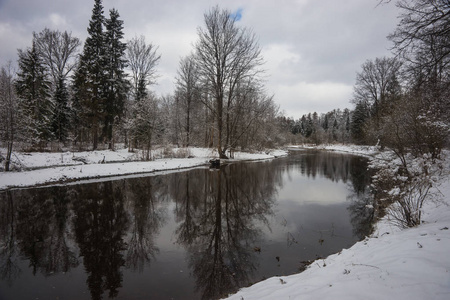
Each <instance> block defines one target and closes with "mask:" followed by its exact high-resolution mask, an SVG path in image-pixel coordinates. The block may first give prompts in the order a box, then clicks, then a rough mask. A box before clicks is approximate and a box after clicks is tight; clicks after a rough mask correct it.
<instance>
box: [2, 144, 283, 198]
mask: <svg viewBox="0 0 450 300" xmlns="http://www.w3.org/2000/svg"><path fill="white" fill-rule="evenodd" d="M164 152H167V150H165V149H159V150H155V151H153V153H152V155H153V156H154V158H155V159H154V160H152V161H142V160H141V159H140V157H141V156H142V154H141V153H139V152H128V150H127V149H118V150H116V151H111V150H103V151H86V152H59V153H54V152H30V153H28V152H26V153H25V152H15V153H14V154H13V156H12V165H13V169H15V171H12V172H0V190H2V189H8V188H18V187H29V186H39V185H49V184H58V183H67V182H73V181H79V180H90V179H98V178H109V177H114V176H126V175H137V174H147V173H155V172H165V171H170V170H180V169H186V168H194V167H199V166H205V165H209V160H211V159H213V158H217V154H216V152H217V151H215V150H213V149H207V148H187V149H186V148H180V149H170V153H164ZM0 153H1V154H5V153H6V149H0ZM285 155H287V152H286V151H283V150H272V151H270V152H268V153H247V152H235V153H234V158H233V159H230V160H229V161H231V162H232V161H242V160H261V159H271V158H275V157H279V156H285ZM168 156H170V158H167V157H168ZM164 157H165V158H164ZM177 157H178V158H177ZM180 157H181V158H180Z"/></svg>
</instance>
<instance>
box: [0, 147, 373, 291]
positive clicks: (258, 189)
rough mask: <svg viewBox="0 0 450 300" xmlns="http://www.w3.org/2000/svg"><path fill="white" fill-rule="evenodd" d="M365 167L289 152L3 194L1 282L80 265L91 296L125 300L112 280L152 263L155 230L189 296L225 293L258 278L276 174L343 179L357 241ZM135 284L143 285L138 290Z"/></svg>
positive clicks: (357, 161) (365, 196)
mask: <svg viewBox="0 0 450 300" xmlns="http://www.w3.org/2000/svg"><path fill="white" fill-rule="evenodd" d="M365 168H366V161H365V160H364V159H361V158H358V157H354V156H348V155H347V156H346V155H339V154H333V153H311V152H299V153H297V154H295V155H292V156H291V157H289V158H285V159H277V160H273V161H270V162H262V163H236V164H229V165H225V166H222V167H221V168H220V169H219V170H216V171H210V170H208V169H194V170H190V171H186V172H178V173H173V174H168V175H164V176H150V177H138V178H128V179H121V180H115V181H104V182H97V183H89V184H80V185H68V186H54V187H48V188H34V189H21V190H10V191H3V192H0V276H1V281H3V282H5V283H7V284H8V286H11V285H12V284H13V283H14V282H15V281H24V280H26V279H24V278H26V276H24V274H25V273H27V274H28V273H31V274H32V275H33V277H39V276H43V277H44V278H49V279H51V278H52V277H53V276H57V274H64V273H71V272H72V271H73V270H74V269H77V270H80V269H81V268H82V267H83V269H84V274H83V273H82V272H83V271H82V272H72V274H75V273H78V274H80V273H81V274H83V275H82V276H85V278H83V281H84V280H86V286H87V288H88V289H89V291H90V298H91V299H102V298H103V297H110V298H114V297H118V296H119V294H121V293H123V294H122V297H127V298H128V295H130V292H131V291H132V290H133V287H132V286H133V285H129V286H124V287H122V285H124V282H126V281H124V278H123V277H124V276H125V275H124V274H129V273H130V272H128V271H127V272H124V271H125V270H129V271H133V272H136V273H142V275H141V276H149V274H150V272H149V270H150V269H152V262H153V263H157V262H155V260H156V259H157V258H158V254H159V252H160V249H159V247H161V245H158V243H157V242H156V241H158V240H159V239H158V238H159V237H160V235H161V234H160V231H161V229H162V228H163V227H164V230H165V231H164V232H173V234H174V238H175V241H176V244H177V246H178V247H180V248H181V249H184V251H185V252H180V253H181V255H184V254H186V255H187V263H188V265H189V268H190V271H191V274H192V275H193V278H194V280H195V285H196V289H197V293H198V294H199V295H201V297H202V298H204V299H214V298H219V297H222V296H226V295H227V294H228V293H231V292H234V291H236V290H237V289H239V288H240V287H242V286H245V285H248V284H250V283H252V282H254V281H256V280H259V279H261V277H262V274H261V273H258V272H260V269H261V266H260V265H259V264H260V263H262V261H261V258H262V256H263V255H264V251H265V250H266V249H263V251H262V252H261V253H259V252H256V251H255V250H258V249H259V246H260V245H261V243H264V239H265V238H266V233H267V232H271V230H272V228H270V227H271V226H280V225H279V224H278V223H272V222H273V221H274V219H276V218H275V217H274V206H275V203H277V197H278V191H279V190H281V189H283V185H285V184H287V182H286V176H287V177H289V176H291V175H292V178H298V173H301V174H302V175H303V176H306V177H308V178H315V177H316V176H320V177H325V178H328V179H330V180H331V181H332V182H340V181H342V182H344V183H347V186H348V189H349V190H350V193H349V194H348V195H349V196H348V199H350V200H351V201H349V205H348V210H349V211H350V217H351V220H350V221H351V222H352V225H353V229H352V230H353V233H354V234H355V235H357V236H358V237H360V238H363V237H364V236H365V235H367V233H368V230H370V225H367V224H370V223H368V222H367V220H370V219H371V218H372V217H373V214H371V212H370V210H367V207H368V204H370V203H371V201H372V200H371V195H370V194H369V190H368V188H367V187H368V184H369V179H370V178H369V177H370V176H369V174H367V173H366V172H365V171H364V170H365ZM294 175H295V176H294ZM294 184H295V183H294ZM294 190H295V189H294ZM295 193H298V194H295V195H293V197H294V198H298V197H300V196H301V194H302V191H297V190H295ZM169 207H170V208H172V207H173V208H174V210H173V211H169ZM299 207H303V206H299ZM296 213H298V212H292V214H296ZM172 215H173V217H174V219H172V218H171V217H172ZM168 226H169V227H168ZM170 226H172V227H170ZM175 227H176V228H175ZM168 228H169V229H168ZM283 228H284V227H283ZM167 230H172V231H167ZM277 230H278V231H280V228H279V227H277ZM283 233H285V232H283ZM169 234H170V233H169ZM169 238H170V237H169ZM167 239H168V238H165V239H164V240H165V241H167ZM170 242H171V243H173V241H170ZM266 245H267V243H266ZM163 247H164V246H163ZM302 249H303V248H302ZM298 251H300V252H301V249H300V248H299V250H298ZM277 255H278V254H277ZM170 257H172V256H170ZM283 258H284V257H283ZM271 259H272V258H271ZM285 261H286V260H285ZM24 262H25V264H27V265H28V266H29V270H25V269H26V267H25V264H24ZM273 262H275V256H274V257H273ZM160 265H161V263H160ZM266 270H267V268H266ZM273 275H276V274H273ZM71 276H75V275H71ZM77 276H80V275H77ZM27 278H28V280H29V278H30V277H27ZM81 278H82V277H81ZM151 279H152V280H153V281H155V279H156V280H158V278H153V277H152V278H151ZM59 280H61V279H59ZM64 280H67V279H64ZM146 280H150V276H149V277H147V279H146ZM0 284H1V282H0ZM20 284H27V283H26V282H21V283H20ZM20 284H19V285H20ZM64 284H67V285H71V282H68V281H67V282H65V283H64ZM128 284H130V283H128ZM189 284H194V283H193V282H192V283H189ZM3 286H4V285H2V287H3ZM5 288H6V287H5ZM40 288H42V289H44V288H45V287H44V286H43V285H41V286H40ZM77 289H78V290H82V289H83V287H77ZM142 289H144V290H146V291H147V287H142ZM187 289H192V286H189V287H187ZM120 290H123V292H121V291H120ZM47 293H48V294H47V295H50V294H49V292H47ZM149 293H150V295H151V292H149ZM0 296H1V295H0ZM49 297H50V296H48V297H47V298H49ZM186 297H188V298H189V297H190V296H189V295H187V296H186ZM16 298H18V297H16Z"/></svg>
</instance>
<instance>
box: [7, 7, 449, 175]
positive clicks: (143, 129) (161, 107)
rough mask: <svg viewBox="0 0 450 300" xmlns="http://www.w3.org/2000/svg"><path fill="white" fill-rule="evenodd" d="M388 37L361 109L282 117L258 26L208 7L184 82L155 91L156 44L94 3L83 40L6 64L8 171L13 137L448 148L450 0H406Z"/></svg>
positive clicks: (39, 145)
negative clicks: (130, 32)
mask: <svg viewBox="0 0 450 300" xmlns="http://www.w3.org/2000/svg"><path fill="white" fill-rule="evenodd" d="M397 5H398V6H399V8H400V9H401V15H400V22H399V24H398V26H397V28H396V29H395V30H394V31H393V33H392V34H391V35H389V37H388V38H389V39H390V40H391V41H392V44H393V46H392V50H393V57H381V58H375V59H369V60H367V61H366V62H365V63H364V64H363V65H362V66H361V70H360V71H359V72H357V76H356V82H355V86H354V93H353V96H352V99H349V100H351V102H352V103H353V104H354V109H352V110H350V109H344V110H340V109H336V110H332V111H330V112H328V113H322V114H320V115H319V114H318V113H317V112H312V113H309V114H305V115H303V116H302V117H301V118H299V119H298V120H295V119H293V118H289V117H286V116H284V114H283V113H282V112H280V111H279V108H278V106H277V105H276V104H275V102H274V97H273V96H272V95H268V94H267V92H266V91H265V88H264V81H263V76H262V75H263V72H264V71H263V69H262V66H263V64H264V60H263V58H262V56H261V49H260V47H259V45H258V42H257V38H256V35H255V33H254V32H253V31H252V30H251V29H249V28H245V27H240V26H238V24H237V19H236V16H234V15H233V14H232V13H231V12H230V11H228V10H225V9H221V8H219V7H218V6H215V7H213V8H211V9H210V10H209V11H207V12H206V13H205V14H204V24H203V26H202V27H199V28H198V30H197V35H198V36H197V41H196V42H195V43H194V44H193V49H192V52H191V53H190V54H189V55H187V56H186V57H183V58H181V59H180V62H179V67H178V72H177V76H176V79H175V81H176V85H175V90H174V91H173V93H172V94H168V95H164V96H161V97H158V96H156V95H155V94H154V93H153V92H152V91H151V85H152V84H154V83H155V82H156V79H157V66H158V63H159V60H160V58H161V54H159V53H158V47H157V46H155V45H153V44H152V43H148V42H146V41H145V38H144V37H142V36H141V37H134V38H132V39H131V40H128V41H126V42H125V41H124V35H123V26H124V22H123V20H121V19H120V15H119V12H118V11H117V10H115V9H111V10H110V11H109V17H105V16H104V12H103V10H104V8H103V5H102V1H101V0H95V1H94V8H93V10H92V16H91V19H90V21H89V26H88V28H87V31H88V37H87V38H86V41H85V42H84V46H83V48H82V49H81V52H80V48H81V45H82V43H81V41H80V40H79V39H78V38H76V37H73V36H72V35H71V33H68V32H66V31H65V32H61V31H59V30H50V29H47V28H46V29H44V30H43V31H41V32H39V33H34V34H33V39H32V45H31V47H30V48H27V49H25V50H19V51H18V70H17V72H15V71H14V70H13V69H12V65H11V64H7V65H6V66H3V67H2V69H1V72H0V100H1V101H0V114H1V121H0V122H1V126H0V133H1V140H2V143H3V145H4V146H6V148H7V155H6V157H5V158H2V160H4V161H5V169H8V168H9V161H10V156H11V153H12V149H13V144H14V143H16V147H17V144H19V145H20V146H21V147H22V148H23V149H27V150H48V149H50V150H61V149H67V148H69V149H71V150H83V149H93V150H95V149H98V148H102V149H103V148H109V149H114V147H115V144H116V143H124V144H125V145H126V146H127V147H128V148H129V149H130V150H134V149H140V150H143V153H144V156H143V158H144V159H151V150H152V147H154V145H175V146H180V147H188V146H202V147H211V148H215V149H217V153H218V154H219V156H220V157H228V156H230V155H232V153H233V151H234V150H235V149H243V150H245V149H247V150H248V149H257V150H261V149H264V148H268V147H277V146H281V145H285V144H288V143H315V144H320V143H333V142H340V143H357V144H371V145H374V144H378V145H380V146H384V147H390V148H392V149H393V150H394V151H395V152H396V153H397V154H398V155H399V156H400V157H404V155H405V153H407V152H408V151H411V150H412V151H413V152H414V153H416V154H423V153H431V154H432V155H433V157H436V156H438V155H439V153H440V151H441V149H442V147H444V146H445V145H446V144H447V143H448V136H449V121H448V120H449V119H450V116H449V113H450V109H449V108H450V107H449V106H450V105H449V99H450V97H449V96H450V95H449V93H450V92H449V82H450V80H449V78H450V76H449V52H450V50H449V48H450V46H449V36H450V35H449V34H448V30H449V29H448V28H450V24H449V22H450V21H449V20H450V18H449V14H450V13H449V11H450V4H449V3H448V1H444V0H439V1H432V2H430V1H427V0H401V1H399V2H398V3H397Z"/></svg>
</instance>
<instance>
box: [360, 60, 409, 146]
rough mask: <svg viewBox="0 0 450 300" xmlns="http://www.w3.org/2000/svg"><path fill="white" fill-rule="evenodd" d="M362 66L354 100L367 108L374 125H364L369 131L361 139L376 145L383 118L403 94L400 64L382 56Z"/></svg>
mask: <svg viewBox="0 0 450 300" xmlns="http://www.w3.org/2000/svg"><path fill="white" fill-rule="evenodd" d="M361 67H362V70H361V72H358V73H357V75H356V83H355V86H354V92H353V100H352V101H353V102H354V103H355V105H359V107H365V108H366V109H367V112H368V116H367V117H369V118H370V120H371V124H367V123H366V124H365V127H366V129H367V130H368V131H366V134H365V137H362V136H361V137H362V138H363V140H364V139H365V140H366V142H376V141H377V140H378V139H379V138H380V133H379V129H380V128H379V127H380V123H381V118H382V117H383V116H384V115H385V114H386V113H389V112H390V111H391V110H392V107H393V105H394V102H395V99H397V98H398V97H399V96H400V94H401V88H400V83H399V80H398V76H399V74H400V73H399V71H400V67H401V62H400V61H399V60H397V59H395V58H387V57H383V58H376V59H375V60H367V61H366V62H365V63H364V64H363V65H362V66H361ZM360 125H363V124H360ZM360 125H359V126H360ZM361 137H360V138H361Z"/></svg>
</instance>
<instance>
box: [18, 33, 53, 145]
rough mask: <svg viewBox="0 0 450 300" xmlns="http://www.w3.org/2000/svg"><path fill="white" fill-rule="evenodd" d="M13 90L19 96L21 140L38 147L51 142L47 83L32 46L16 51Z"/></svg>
mask: <svg viewBox="0 0 450 300" xmlns="http://www.w3.org/2000/svg"><path fill="white" fill-rule="evenodd" d="M18 63H19V72H18V73H17V81H16V91H17V95H18V97H19V110H20V113H21V123H22V124H21V127H22V130H23V131H22V134H23V139H24V140H26V141H31V142H32V146H38V147H39V148H42V147H44V146H45V145H46V143H47V142H48V141H49V140H50V139H51V130H50V129H51V127H50V125H51V114H52V102H51V99H50V81H49V80H48V72H47V70H46V68H45V67H44V64H43V61H42V59H41V58H40V55H39V52H38V51H37V48H36V46H35V42H34V40H33V45H32V47H31V49H27V50H26V51H22V50H19V61H18Z"/></svg>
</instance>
